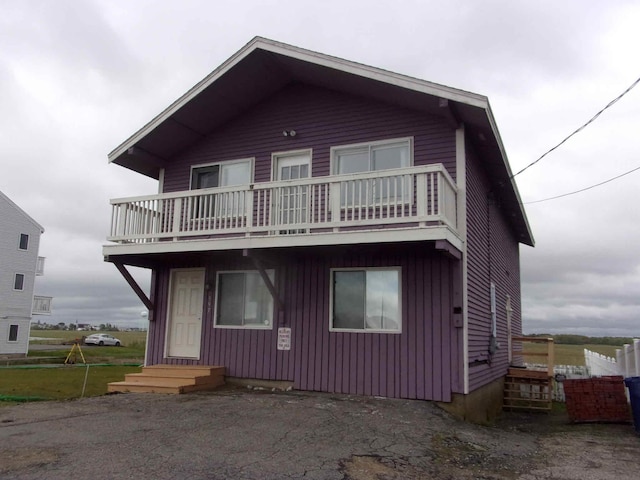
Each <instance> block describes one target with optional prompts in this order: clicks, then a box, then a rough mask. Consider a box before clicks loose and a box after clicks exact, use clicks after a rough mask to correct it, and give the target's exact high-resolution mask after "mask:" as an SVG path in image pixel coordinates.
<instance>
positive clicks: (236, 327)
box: [213, 269, 275, 330]
mask: <svg viewBox="0 0 640 480" xmlns="http://www.w3.org/2000/svg"><path fill="white" fill-rule="evenodd" d="M265 272H266V273H267V276H269V277H270V278H271V281H272V282H274V283H275V270H274V269H269V270H265ZM229 273H242V274H245V275H246V274H247V273H252V274H257V275H258V276H259V277H260V280H262V276H261V275H260V272H259V271H258V270H222V271H219V272H216V297H215V308H214V311H213V327H214V328H226V329H232V330H273V324H274V323H275V302H274V299H273V297H272V296H271V292H269V298H271V319H270V322H269V324H268V325H260V324H257V323H254V324H249V325H220V324H218V308H219V306H220V303H219V302H220V276H221V275H224V274H229ZM244 278H245V282H246V277H244ZM262 281H263V282H264V280H262ZM265 288H266V286H265ZM267 290H268V289H267ZM245 301H246V298H244V297H243V303H244V302H245Z"/></svg>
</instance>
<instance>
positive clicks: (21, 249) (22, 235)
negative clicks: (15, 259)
mask: <svg viewBox="0 0 640 480" xmlns="http://www.w3.org/2000/svg"><path fill="white" fill-rule="evenodd" d="M23 237H26V239H27V247H26V248H22V238H23ZM30 240H31V236H30V235H29V234H28V233H21V234H20V237H19V238H18V250H20V251H21V252H26V251H27V250H29V241H30Z"/></svg>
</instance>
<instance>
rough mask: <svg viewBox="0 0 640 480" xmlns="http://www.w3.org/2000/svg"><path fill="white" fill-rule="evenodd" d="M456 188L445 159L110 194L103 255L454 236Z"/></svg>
mask: <svg viewBox="0 0 640 480" xmlns="http://www.w3.org/2000/svg"><path fill="white" fill-rule="evenodd" d="M456 202H457V188H456V186H455V184H454V182H453V180H452V179H451V177H450V176H449V174H448V173H447V171H446V170H445V168H444V166H443V165H442V164H433V165H426V166H420V167H410V168H403V169H396V170H384V171H377V172H367V173H357V174H349V175H335V176H327V177H312V178H305V179H298V180H288V181H276V182H264V183H254V184H250V185H241V186H233V187H222V188H212V189H205V190H190V191H183V192H172V193H164V194H158V195H149V196H144V197H135V198H121V199H114V200H111V205H112V216H111V231H110V235H109V236H108V237H107V240H109V241H110V242H114V243H115V244H111V245H106V246H105V247H104V254H105V255H106V256H108V255H111V254H113V255H116V254H120V255H121V254H136V255H138V254H145V253H163V252H181V251H185V252H186V251H207V250H228V249H244V248H270V247H281V246H312V245H339V244H355V243H384V242H403V241H416V240H447V241H449V242H450V243H451V244H452V245H453V246H454V247H456V248H460V239H459V237H458V235H457V207H456Z"/></svg>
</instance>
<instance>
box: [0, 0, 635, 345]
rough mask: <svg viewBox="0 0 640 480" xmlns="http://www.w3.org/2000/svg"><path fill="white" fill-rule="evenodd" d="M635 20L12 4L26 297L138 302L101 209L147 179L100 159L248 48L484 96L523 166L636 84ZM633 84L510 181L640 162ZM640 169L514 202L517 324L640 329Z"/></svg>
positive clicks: (126, 313) (12, 114)
mask: <svg viewBox="0 0 640 480" xmlns="http://www.w3.org/2000/svg"><path fill="white" fill-rule="evenodd" d="M396 7H398V8H396ZM638 21H640V9H639V8H638V7H637V6H636V5H635V3H634V2H615V3H606V2H586V3H585V2H583V1H578V0H572V1H568V2H552V1H548V0H544V1H538V2H512V1H497V0H496V1H489V2H481V3H480V2H469V1H463V0H455V1H453V2H435V1H427V2H424V1H418V0H412V1H409V2H403V3H402V6H401V8H400V5H398V4H371V3H370V2H358V1H348V2H344V1H339V2H338V1H327V2H313V3H311V2H297V3H292V4H289V5H287V8H286V9H283V8H282V6H281V2H278V1H276V0H267V1H261V2H257V1H247V2H240V3H237V4H233V5H231V4H229V5H226V6H225V7H224V8H220V6H219V5H213V4H212V3H211V2H208V1H204V0H185V1H182V2H155V1H151V0H140V1H136V2H126V3H125V2H109V1H97V0H96V1H89V0H87V1H83V2H77V1H70V0H62V1H56V2H50V1H46V0H41V1H29V2H24V1H11V0H9V1H5V2H3V15H2V17H1V18H0V105H1V109H0V190H2V191H3V192H4V193H6V194H7V195H9V197H10V198H12V199H13V200H14V201H16V202H17V203H18V204H19V205H20V206H21V207H23V208H24V209H25V210H26V211H27V212H29V213H30V214H31V215H32V216H33V217H34V218H35V219H36V220H37V221H39V222H40V223H41V224H42V225H43V226H44V227H45V229H46V233H45V235H44V236H43V239H42V246H41V255H44V256H46V257H47V267H46V274H45V276H44V277H39V278H38V279H37V282H36V291H37V292H38V293H39V294H41V295H47V294H51V295H53V296H55V297H56V298H55V299H54V315H53V316H52V317H51V319H55V320H58V321H64V322H68V321H74V320H75V319H76V318H77V319H78V320H79V321H81V319H82V318H85V319H87V321H93V320H90V319H96V320H95V321H98V320H102V321H100V322H99V323H103V322H104V321H109V322H110V323H115V322H117V321H123V322H124V321H125V320H126V319H129V318H131V317H135V318H138V316H139V311H141V309H142V306H141V303H140V302H139V300H138V299H137V297H136V296H135V295H134V294H133V293H132V292H131V291H130V289H129V287H128V285H127V284H126V282H125V281H124V280H123V279H122V278H121V277H120V275H119V274H118V272H117V271H116V270H115V268H113V266H112V265H109V264H105V263H104V262H103V261H102V255H101V245H102V244H103V243H106V240H105V238H106V235H107V228H108V223H109V217H110V209H109V204H108V201H109V198H116V197H125V196H135V195H142V194H148V193H154V192H155V191H156V188H157V186H156V184H155V182H153V181H150V180H148V179H145V178H142V177H140V176H138V175H136V174H133V173H132V172H129V171H127V170H125V169H122V168H120V167H117V166H114V165H107V162H106V155H107V153H108V152H109V151H111V150H112V149H113V148H114V147H116V146H117V145H118V144H119V143H121V142H122V141H123V140H124V139H126V138H127V137H128V136H129V135H131V134H132V133H133V132H135V131H136V130H137V129H138V128H140V127H141V126H143V125H144V124H145V123H146V122H147V121H149V120H150V119H151V118H152V117H153V116H154V115H156V114H157V113H159V112H160V111H161V110H162V109H164V108H165V107H166V106H167V105H169V104H170V103H171V102H173V101H174V100H175V99H176V98H177V97H179V96H180V95H182V94H183V93H184V92H185V91H186V90H187V89H189V88H190V87H191V86H193V85H194V84H195V83H196V82H197V81H199V80H200V79H201V78H202V77H203V76H205V75H206V74H207V73H209V72H210V71H211V70H213V69H214V68H216V67H217V66H218V65H219V64H220V63H222V62H223V61H224V60H226V59H227V58H228V57H229V56H230V55H232V54H233V53H234V52H235V51H236V50H238V49H239V48H240V47H241V46H242V45H244V44H245V43H246V42H248V41H249V40H250V39H251V38H252V37H253V36H255V35H263V36H267V37H271V38H274V39H276V40H281V41H284V42H287V43H291V44H294V45H298V46H301V47H305V48H309V49H311V50H317V51H320V52H323V53H328V54H332V55H336V56H339V57H343V58H347V59H350V60H355V61H359V62H362V63H365V64H369V65H374V66H378V67H381V68H386V69H389V70H392V71H397V72H400V73H404V74H408V75H413V76H416V77H419V78H424V79H427V80H431V81H435V82H439V83H444V84H447V85H450V86H452V87H458V88H463V89H468V90H471V91H476V92H478V93H481V94H485V95H487V96H489V98H490V100H491V104H492V108H493V111H494V113H495V115H496V118H497V121H498V126H499V128H500V131H501V134H502V137H503V141H504V143H505V146H506V148H507V151H508V152H509V156H510V160H511V164H512V169H513V170H514V171H517V170H519V169H520V168H522V167H524V166H525V165H526V164H528V163H529V162H530V161H532V160H534V159H535V158H537V157H538V156H539V155H541V154H542V153H543V152H544V151H545V150H546V149H548V148H549V147H551V146H553V145H554V144H555V143H556V142H557V141H559V140H560V139H562V138H563V137H564V136H565V135H566V134H568V133H569V132H570V131H572V130H573V129H575V128H576V127H577V126H579V125H580V124H581V123H582V122H583V121H585V120H586V119H588V118H589V117H590V116H591V115H593V114H594V113H595V112H596V111H597V110H599V109H600V108H602V106H604V105H605V104H606V103H607V102H608V101H609V100H611V98H613V97H614V96H615V95H617V94H618V93H620V92H621V91H622V90H623V89H624V88H626V87H627V86H628V85H629V84H630V83H631V81H633V80H634V79H635V78H637V75H638V71H639V70H640V69H639V67H640V62H638V60H637V55H636V52H635V50H634V48H635V45H638V44H640V32H639V30H638V29H637V23H638ZM637 90H638V91H635V90H634V91H633V92H631V93H630V94H629V95H628V96H627V97H625V99H623V101H621V102H620V103H619V104H617V105H616V106H615V107H613V108H612V109H610V111H608V112H607V113H606V114H604V115H603V116H602V117H601V118H600V119H598V121H597V122H596V123H595V124H594V125H593V126H591V127H589V129H588V130H585V132H584V133H582V134H580V135H578V136H576V137H575V138H574V139H572V140H571V141H570V142H568V143H567V144H566V145H564V146H563V147H562V148H561V149H559V150H558V151H557V152H555V153H554V154H552V155H550V156H549V157H547V158H546V159H545V160H544V161H542V162H541V163H540V164H539V165H537V166H535V167H533V168H532V169H531V170H529V171H527V172H526V173H525V174H523V175H521V176H519V177H518V178H517V181H518V184H519V186H520V190H521V194H522V198H523V199H524V200H525V201H527V200H537V199H541V198H546V197H548V196H552V195H556V194H561V193H565V192H567V191H571V190H574V189H578V188H583V187H584V186H587V185H590V184H593V183H596V182H598V181H601V180H603V179H606V178H608V177H610V176H613V175H615V174H618V173H622V172H623V171H625V170H628V169H631V168H633V167H634V166H637V165H636V163H637V162H638V160H639V159H640V150H639V149H640V147H639V146H638V142H637V138H636V137H637V132H638V131H639V129H640V123H639V122H640V120H639V119H640V88H639V89H637ZM637 175H638V176H633V175H632V176H629V177H625V179H621V180H619V181H617V182H614V183H613V184H611V185H609V186H606V187H601V188H600V189H597V190H594V191H591V192H588V193H586V194H583V195H579V196H574V197H568V198H566V199H562V200H557V201H552V202H548V203H541V204H534V205H528V206H527V207H526V208H527V211H528V213H529V218H530V222H531V225H532V227H533V230H534V234H535V236H536V240H537V247H536V248H535V249H530V248H528V247H522V281H523V292H522V293H523V314H524V319H525V328H526V329H527V330H528V331H548V332H554V331H570V332H574V333H586V334H590V332H600V333H602V334H605V333H610V334H616V333H620V334H626V335H638V334H640V332H638V326H637V320H636V319H637V318H638V316H639V314H640V306H639V305H638V301H637V300H636V298H635V297H636V296H638V292H639V289H640V268H639V263H640V261H639V260H638V259H640V221H639V220H640V219H638V214H637V213H636V212H635V208H633V206H634V205H635V203H636V198H635V197H636V191H637V188H635V186H636V185H637V182H638V181H640V180H639V179H640V172H639V173H638V174H637ZM136 275H137V278H139V280H140V282H141V284H143V285H145V286H146V285H148V273H145V272H137V273H136ZM45 318H46V317H45Z"/></svg>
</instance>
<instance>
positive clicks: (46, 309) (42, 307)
mask: <svg viewBox="0 0 640 480" xmlns="http://www.w3.org/2000/svg"><path fill="white" fill-rule="evenodd" d="M52 300H53V297H42V296H39V295H34V296H33V307H32V308H31V314H32V315H51V301H52Z"/></svg>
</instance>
